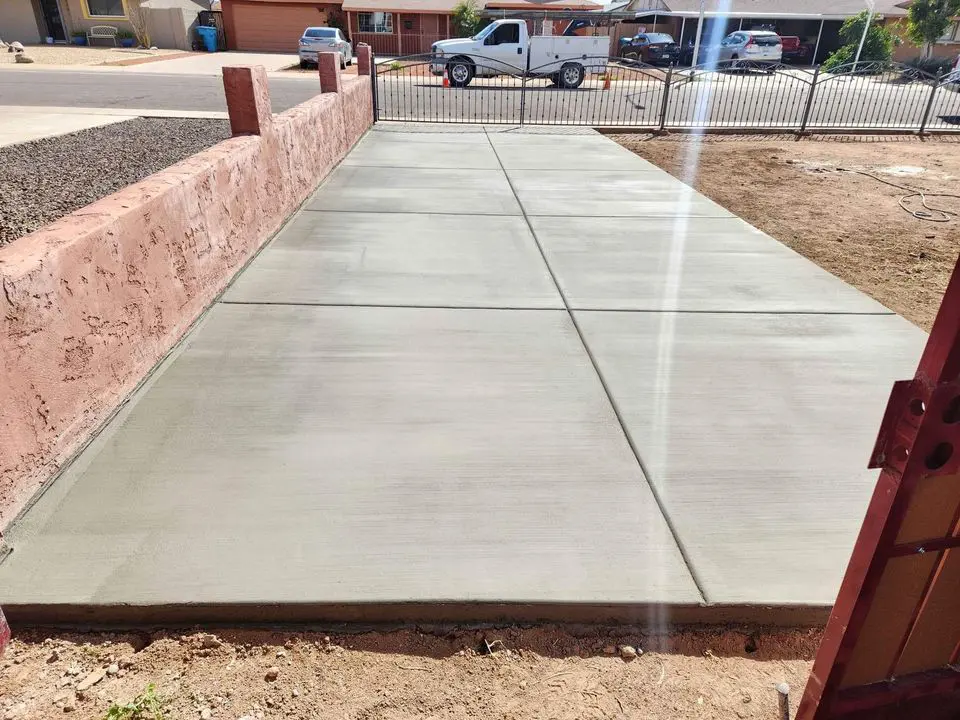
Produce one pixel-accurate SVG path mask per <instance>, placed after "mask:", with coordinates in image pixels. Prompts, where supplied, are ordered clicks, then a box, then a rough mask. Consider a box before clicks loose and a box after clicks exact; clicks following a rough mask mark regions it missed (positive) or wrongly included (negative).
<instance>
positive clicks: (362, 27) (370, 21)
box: [117, 0, 393, 34]
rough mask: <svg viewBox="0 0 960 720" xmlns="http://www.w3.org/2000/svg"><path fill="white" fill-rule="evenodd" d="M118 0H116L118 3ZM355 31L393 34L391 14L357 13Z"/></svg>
mask: <svg viewBox="0 0 960 720" xmlns="http://www.w3.org/2000/svg"><path fill="white" fill-rule="evenodd" d="M119 1H120V0H117V2H119ZM357 29H358V31H359V32H365V33H388V34H392V33H393V13H382V12H373V13H357Z"/></svg>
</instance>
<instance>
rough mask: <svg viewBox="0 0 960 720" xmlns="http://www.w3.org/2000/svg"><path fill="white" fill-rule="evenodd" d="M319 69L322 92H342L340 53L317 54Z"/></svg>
mask: <svg viewBox="0 0 960 720" xmlns="http://www.w3.org/2000/svg"><path fill="white" fill-rule="evenodd" d="M317 68H318V69H319V72H320V92H321V93H338V92H340V53H335V52H332V53H330V52H322V53H317Z"/></svg>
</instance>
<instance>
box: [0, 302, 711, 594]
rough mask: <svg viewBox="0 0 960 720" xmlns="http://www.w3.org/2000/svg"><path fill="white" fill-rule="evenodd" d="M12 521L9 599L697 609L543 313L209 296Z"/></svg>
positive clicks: (586, 387)
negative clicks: (143, 382)
mask: <svg viewBox="0 0 960 720" xmlns="http://www.w3.org/2000/svg"><path fill="white" fill-rule="evenodd" d="M586 478H589V481H585V480H586ZM69 483H70V480H69V479H67V481H66V482H64V483H62V485H61V487H65V486H67V485H69ZM106 500H109V501H108V502H107V501H106ZM34 515H35V520H34V522H32V523H31V527H30V528H24V529H25V530H27V531H28V532H27V535H26V536H22V537H23V540H22V541H21V542H23V543H24V546H25V547H24V548H23V550H22V551H20V550H18V551H17V552H15V553H14V554H13V555H12V556H11V558H10V559H9V560H8V561H7V562H6V563H5V564H4V566H3V567H2V568H0V569H2V571H3V590H2V594H3V596H4V597H5V598H10V597H16V598H17V599H18V600H19V601H20V602H33V603H40V602H53V601H57V602H69V603H91V602H98V603H112V602H135V603H154V604H163V603H175V602H178V601H184V600H190V601H191V602H195V603H229V602H231V601H234V600H238V599H241V598H242V599H244V600H245V601H253V602H321V601H322V602H372V601H405V600H410V599H414V600H456V599H474V600H486V601H492V600H501V599H503V598H504V592H505V591H507V590H508V589H509V595H510V597H511V598H512V599H515V600H518V601H554V600H556V601H561V602H579V601H584V600H588V601H596V602H630V601H637V600H640V601H644V600H647V601H655V602H669V601H676V600H678V599H682V600H684V601H686V602H693V603H696V602H698V601H699V600H700V597H699V595H698V593H697V591H696V588H695V587H694V585H693V582H692V580H691V579H690V576H689V574H688V572H687V570H686V568H685V566H684V564H683V561H682V559H681V557H680V554H679V551H678V550H677V547H676V545H675V543H674V542H673V539H672V538H671V537H670V533H669V530H667V527H666V523H665V522H664V520H663V518H662V516H661V515H660V513H659V511H658V510H657V507H656V504H655V502H654V500H653V497H652V495H651V493H650V490H649V488H648V486H647V483H646V482H645V480H644V478H643V475H642V473H641V471H640V469H639V467H638V466H637V463H636V459H635V458H634V457H633V455H632V454H631V452H630V448H629V447H628V445H627V442H626V440H625V439H624V437H623V435H622V433H621V432H620V428H619V426H618V425H617V422H616V418H615V417H614V414H613V410H612V408H611V407H610V406H609V404H608V403H607V401H606V398H605V397H604V394H603V391H602V388H601V386H600V382H599V380H598V378H597V376H596V374H595V373H594V371H593V368H592V366H591V364H590V361H589V359H588V358H587V356H586V353H584V351H583V348H582V346H581V345H580V341H579V338H578V337H577V334H576V332H575V331H574V329H573V325H572V323H571V321H570V318H569V317H568V316H567V314H566V313H564V312H560V311H540V312H537V311H500V310H470V311H455V310H422V309H407V308H386V309H384V308H318V307H302V306H299V307H298V306H245V305H244V306H241V305H220V306H218V307H217V308H215V309H214V311H213V312H212V313H211V314H210V316H209V318H208V319H207V321H206V323H205V324H204V326H203V327H202V328H201V329H200V331H199V332H197V333H196V334H195V335H194V336H193V337H192V338H191V340H190V342H189V343H188V345H187V347H186V349H185V350H184V351H183V353H182V354H181V355H180V356H179V357H178V358H177V359H176V360H175V361H174V362H173V363H171V364H170V365H169V367H167V368H166V369H165V370H164V371H163V372H162V373H161V374H160V375H159V377H158V378H156V381H155V382H154V384H153V386H152V387H151V388H150V389H149V390H148V391H147V392H146V393H144V395H143V397H142V398H141V399H140V400H139V402H138V404H137V406H136V407H135V408H134V409H133V411H132V412H131V413H130V414H129V415H128V416H127V417H126V418H124V419H123V421H122V422H120V423H117V424H116V427H115V428H114V432H113V433H112V437H110V438H109V440H107V441H106V442H105V443H104V444H103V447H102V449H101V450H100V451H99V452H98V453H97V455H96V457H95V458H93V459H92V461H91V462H90V464H89V466H88V467H86V468H85V469H84V470H83V472H82V476H81V477H80V478H79V479H78V480H77V481H76V483H75V484H74V485H73V487H72V488H70V489H69V491H67V492H64V493H54V494H53V495H51V496H50V497H49V498H46V497H45V498H44V499H43V501H42V502H41V507H38V508H37V510H36V511H35V513H34ZM598 518H603V522H600V523H598V522H597V520H598ZM31 530H32V531H35V532H37V535H35V536H33V535H32V533H31V532H30V531H31ZM600 558H602V561H600V560H599V559H600Z"/></svg>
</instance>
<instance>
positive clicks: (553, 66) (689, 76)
mask: <svg viewBox="0 0 960 720" xmlns="http://www.w3.org/2000/svg"><path fill="white" fill-rule="evenodd" d="M444 71H446V77H444ZM375 73H376V83H375V86H376V94H377V103H376V108H377V118H378V119H380V120H405V121H422V122H450V123H491V124H497V123H505V124H516V125H524V124H529V125H586V126H592V127H637V128H650V129H659V130H662V129H698V128H702V129H742V130H758V129H762V130H784V131H791V132H805V131H814V130H816V131H825V130H849V131H855V132H862V131H868V130H872V131H915V132H926V131H951V130H960V92H957V90H960V73H951V74H949V75H944V76H940V77H937V76H933V75H930V74H928V73H925V72H923V71H921V70H917V69H916V68H913V67H910V66H906V65H900V64H897V63H864V62H861V63H858V64H857V65H856V66H854V65H853V64H851V65H849V66H842V67H839V68H836V69H834V70H832V71H831V72H826V71H824V70H822V69H821V68H819V67H817V68H812V69H808V68H797V67H792V66H785V65H779V64H776V65H775V64H762V63H754V62H747V61H740V60H734V61H728V62H724V63H714V64H712V65H703V66H699V67H694V68H682V69H678V68H657V67H653V66H650V65H646V64H644V63H641V62H636V61H630V60H625V59H624V58H615V57H606V56H597V57H582V58H577V59H576V60H567V61H556V62H552V63H549V64H547V65H543V66H539V67H523V68H520V67H517V66H515V65H512V64H510V63H507V62H504V61H503V60H501V59H497V58H493V57H478V56H471V57H470V58H464V57H460V58H445V57H434V56H432V55H430V54H429V53H427V54H420V55H411V56H406V57H401V58H397V59H396V60H393V61H386V62H378V63H375Z"/></svg>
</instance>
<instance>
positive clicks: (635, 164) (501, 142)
mask: <svg viewBox="0 0 960 720" xmlns="http://www.w3.org/2000/svg"><path fill="white" fill-rule="evenodd" d="M490 142H491V143H492V144H493V147H494V148H495V149H496V151H497V154H498V155H499V156H500V161H501V162H502V163H503V167H504V168H506V169H507V170H632V171H636V172H643V173H644V174H649V175H658V176H666V177H667V178H669V177H670V176H669V175H668V174H667V173H666V172H664V171H663V170H661V169H660V168H658V167H656V166H655V165H653V164H651V163H649V162H647V161H646V160H644V159H643V158H641V157H639V156H638V155H636V154H634V153H632V152H630V151H629V150H627V149H626V148H625V147H623V146H621V145H618V144H617V143H615V142H613V140H609V139H607V138H605V137H604V136H603V135H601V134H599V133H593V134H590V135H566V136H563V137H562V138H559V139H558V137H557V136H556V135H536V134H532V133H490Z"/></svg>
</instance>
